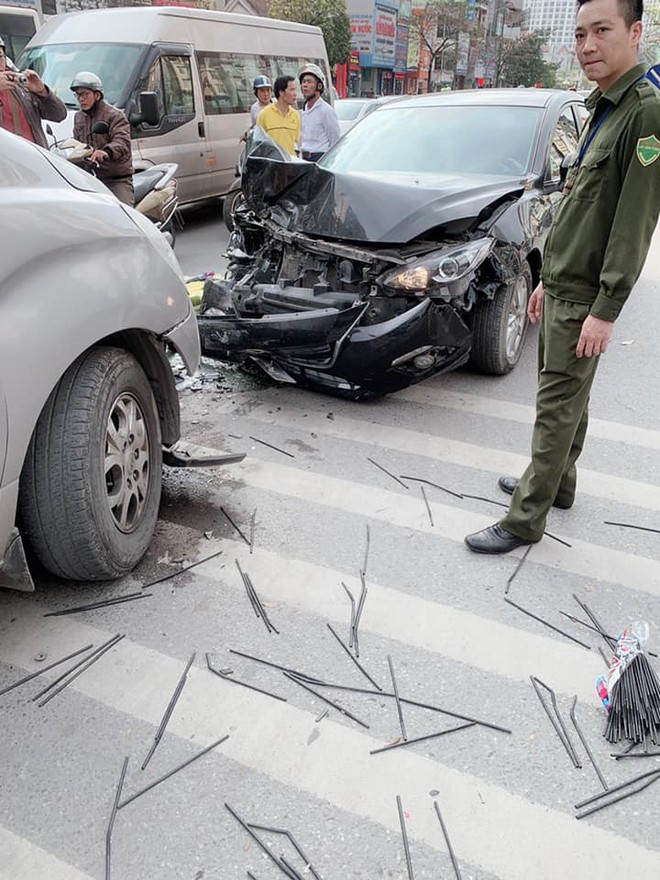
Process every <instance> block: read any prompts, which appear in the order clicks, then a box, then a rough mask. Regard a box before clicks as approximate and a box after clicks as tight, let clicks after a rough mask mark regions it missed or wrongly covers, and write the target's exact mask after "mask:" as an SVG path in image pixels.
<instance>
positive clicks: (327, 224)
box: [199, 89, 585, 398]
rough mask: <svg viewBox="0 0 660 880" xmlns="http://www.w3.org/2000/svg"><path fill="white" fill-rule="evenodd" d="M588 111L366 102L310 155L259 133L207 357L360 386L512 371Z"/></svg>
mask: <svg viewBox="0 0 660 880" xmlns="http://www.w3.org/2000/svg"><path fill="white" fill-rule="evenodd" d="M584 116H585V108H584V102H583V100H582V98H581V97H580V96H579V95H577V94H576V93H575V92H560V91H545V90H540V89H524V90H522V89H502V90H480V91H465V92H452V93H443V94H438V95H427V96H420V97H416V98H410V99H408V100H403V101H398V102H394V103H391V104H386V105H384V106H383V107H382V108H380V109H378V110H376V111H374V112H373V113H371V114H369V115H368V116H367V117H366V118H365V119H363V120H362V121H361V122H360V123H359V124H358V125H356V126H355V128H353V129H351V131H349V132H348V133H347V134H346V135H345V136H344V137H343V138H342V139H341V140H340V141H338V143H337V144H335V146H334V147H333V149H332V150H330V152H328V153H327V154H326V155H325V156H324V157H323V159H322V160H321V161H320V162H319V163H318V164H313V163H309V162H303V161H299V160H296V159H291V158H289V157H285V156H284V155H283V153H282V151H281V150H279V148H278V147H277V146H276V145H275V144H274V143H273V142H272V141H271V140H270V139H269V138H267V137H266V136H265V135H264V134H263V133H262V132H261V133H259V132H260V130H259V129H257V130H256V134H255V135H254V136H253V139H252V142H251V143H250V144H249V145H248V156H247V159H246V162H245V165H244V171H243V181H242V185H243V191H244V193H245V197H246V202H245V204H244V205H242V206H241V207H240V208H239V209H237V212H236V214H235V215H234V219H235V230H234V232H233V234H232V237H231V239H230V242H229V249H228V256H229V259H230V263H229V271H228V274H227V280H226V281H224V282H221V283H216V284H209V285H208V286H207V290H206V292H205V296H204V300H203V303H202V309H201V314H200V317H199V329H200V335H201V338H202V347H203V349H204V351H205V352H206V353H207V354H211V355H213V356H217V357H220V358H223V359H229V360H233V361H239V362H247V361H251V362H253V363H256V364H258V365H259V366H260V367H261V368H263V370H265V371H266V372H267V373H268V374H269V375H271V376H272V377H273V378H275V379H276V380H278V381H283V382H292V383H298V384H301V385H305V386H307V387H313V388H318V389H321V390H325V391H330V392H334V393H337V394H341V395H344V396H349V397H355V398H358V397H361V396H365V395H369V394H384V393H387V392H390V391H396V390H398V389H400V388H404V387H406V386H407V385H411V384H413V383H415V382H419V381H420V380H422V379H425V378H427V377H428V376H432V375H434V374H436V373H440V372H443V371H446V370H450V369H454V368H456V367H458V366H460V365H462V364H465V363H466V362H469V363H470V364H471V366H472V367H473V368H475V369H478V370H481V371H482V372H486V373H492V374H504V373H507V372H508V371H509V370H511V369H512V368H513V367H514V366H515V365H516V363H517V362H518V360H519V358H520V355H521V352H522V350H523V344H524V340H525V334H526V330H527V301H528V298H529V296H530V293H531V291H532V290H533V288H534V286H535V284H536V283H537V282H538V280H539V277H540V270H541V255H542V252H543V244H544V240H545V237H546V234H547V232H548V229H549V227H550V224H551V222H552V217H553V211H554V207H555V206H556V204H557V202H558V200H559V199H560V197H561V196H560V190H561V185H562V184H561V180H562V171H563V169H565V168H566V166H567V161H568V157H569V156H570V155H571V154H572V153H574V151H575V148H576V145H577V139H578V132H579V129H580V127H581V124H582V123H583V121H584Z"/></svg>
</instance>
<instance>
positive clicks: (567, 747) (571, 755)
mask: <svg viewBox="0 0 660 880" xmlns="http://www.w3.org/2000/svg"><path fill="white" fill-rule="evenodd" d="M529 678H530V681H531V682H532V686H533V688H534V692H535V693H536V696H537V697H538V698H539V702H540V704H541V705H542V706H543V710H544V711H545V713H546V715H547V716H548V718H549V720H550V724H552V726H553V727H554V729H555V733H556V734H557V736H558V737H559V741H560V742H561V744H562V745H563V747H564V749H565V750H566V754H567V755H568V757H569V758H570V759H571V763H572V764H573V765H574V766H575V767H579V766H580V764H579V762H577V761H576V757H575V753H574V752H573V751H572V746H571V745H570V744H569V743H568V742H567V741H566V739H565V738H564V734H563V732H562V729H561V727H560V725H559V723H558V721H557V719H556V718H553V716H552V712H551V711H550V709H549V708H548V706H547V704H546V702H545V700H544V699H543V694H542V693H541V691H540V689H539V686H538V684H537V679H536V678H534V676H533V675H530V677H529Z"/></svg>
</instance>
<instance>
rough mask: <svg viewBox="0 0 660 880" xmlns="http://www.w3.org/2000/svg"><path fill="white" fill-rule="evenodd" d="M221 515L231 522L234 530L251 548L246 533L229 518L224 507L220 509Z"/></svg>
mask: <svg viewBox="0 0 660 880" xmlns="http://www.w3.org/2000/svg"><path fill="white" fill-rule="evenodd" d="M220 513H222V514H223V515H224V516H225V517H226V518H227V519H228V520H229V522H230V523H231V525H232V526H233V527H234V529H235V530H236V531H237V532H238V534H239V535H240V536H241V538H243V540H244V541H245V543H246V544H247V545H248V546H249V545H250V542H249V541H248V539H247V538H246V537H245V533H244V532H243V530H242V529H240V528H239V527H238V525H237V524H236V523H235V522H234V520H233V519H232V518H231V517H230V516H229V514H228V513H227V511H226V510H225V509H224V507H220Z"/></svg>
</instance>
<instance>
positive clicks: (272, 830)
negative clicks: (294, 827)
mask: <svg viewBox="0 0 660 880" xmlns="http://www.w3.org/2000/svg"><path fill="white" fill-rule="evenodd" d="M248 824H249V826H250V828H256V829H257V830H258V831H268V832H270V833H271V834H282V835H283V836H284V837H288V839H289V841H290V843H291V846H292V847H293V848H294V849H295V851H296V852H297V853H298V855H299V856H300V858H301V859H302V860H303V862H304V863H305V871H307V870H308V869H309V871H310V872H311V873H312V874H313V875H314V877H316V880H321V878H320V877H319V875H318V872H317V871H316V870H315V869H314V866H313V865H312V862H311V860H310V859H309V858H308V856H307V855H306V854H305V852H304V851H303V848H302V847H301V846H300V844H299V843H298V841H297V840H296V838H295V837H294V836H293V834H292V833H291V832H290V831H288V830H287V829H286V828H271V827H270V826H269V825H257V824H256V823H254V822H249V823H248Z"/></svg>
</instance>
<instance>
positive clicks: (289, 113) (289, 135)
mask: <svg viewBox="0 0 660 880" xmlns="http://www.w3.org/2000/svg"><path fill="white" fill-rule="evenodd" d="M273 93H274V95H275V103H274V104H271V105H270V106H269V107H265V108H264V109H263V110H262V111H261V113H260V114H259V116H258V117H257V125H258V126H259V127H260V128H263V130H264V131H265V132H266V134H267V135H268V137H270V138H272V139H273V140H274V141H275V143H276V144H278V145H279V146H280V147H282V149H283V150H284V151H285V152H287V153H289V154H290V155H291V156H295V155H296V150H297V148H298V144H299V143H300V135H301V131H302V120H301V118H300V113H299V112H298V110H297V109H296V107H295V104H296V101H297V100H298V85H297V83H296V80H295V78H294V77H293V76H278V77H277V79H276V80H275V84H274V85H273Z"/></svg>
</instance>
